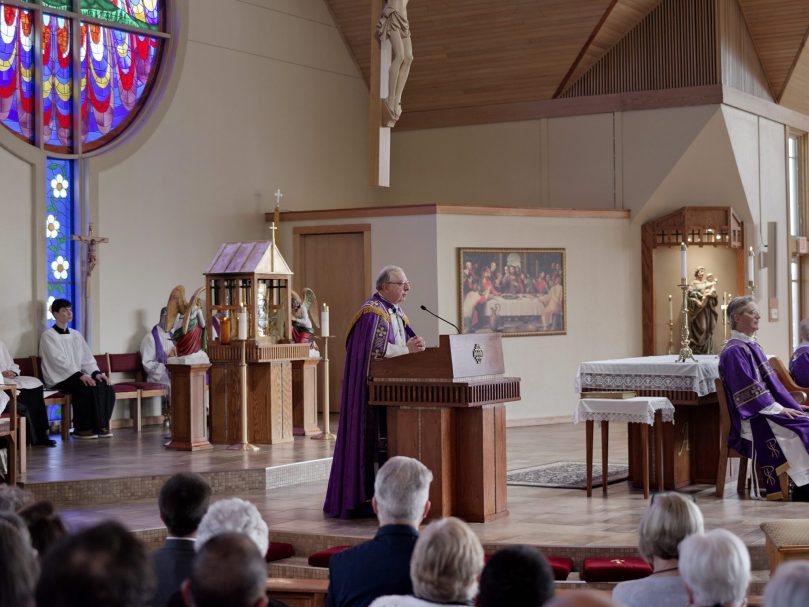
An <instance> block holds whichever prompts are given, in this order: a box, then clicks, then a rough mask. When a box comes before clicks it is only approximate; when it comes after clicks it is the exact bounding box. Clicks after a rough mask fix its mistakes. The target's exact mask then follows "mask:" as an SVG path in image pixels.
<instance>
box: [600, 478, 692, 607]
mask: <svg viewBox="0 0 809 607" xmlns="http://www.w3.org/2000/svg"><path fill="white" fill-rule="evenodd" d="M702 531H703V521H702V513H701V512H700V510H699V508H697V505H696V504H695V503H694V502H693V501H692V500H691V498H690V497H688V496H683V495H681V494H679V493H659V494H657V495H655V496H654V498H653V500H652V503H651V504H650V505H649V507H648V508H647V509H646V512H645V513H644V514H643V518H641V521H640V525H639V526H638V552H640V555H641V556H642V557H643V558H644V559H645V560H646V561H648V562H649V564H650V565H652V570H653V571H652V574H651V575H650V576H649V577H646V578H643V579H640V580H632V581H629V582H621V583H620V584H618V585H617V586H615V588H614V589H613V591H612V597H613V599H614V600H615V601H616V602H618V603H621V604H623V605H626V607H645V606H646V605H657V606H659V607H684V606H685V605H687V604H688V595H687V594H686V589H685V585H684V584H683V582H682V579H681V578H680V574H679V570H678V559H679V557H680V553H679V545H680V542H682V541H683V540H684V539H685V538H686V537H688V536H690V535H693V534H695V533H702Z"/></svg>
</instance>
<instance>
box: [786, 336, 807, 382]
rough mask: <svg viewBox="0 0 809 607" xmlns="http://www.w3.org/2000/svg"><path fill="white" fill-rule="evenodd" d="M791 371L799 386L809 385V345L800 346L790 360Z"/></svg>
mask: <svg viewBox="0 0 809 607" xmlns="http://www.w3.org/2000/svg"><path fill="white" fill-rule="evenodd" d="M789 373H790V375H792V379H794V380H795V383H796V384H798V385H799V386H809V346H798V347H797V348H796V349H795V352H794V353H793V354H792V358H791V359H790V361H789Z"/></svg>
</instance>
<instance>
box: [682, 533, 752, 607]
mask: <svg viewBox="0 0 809 607" xmlns="http://www.w3.org/2000/svg"><path fill="white" fill-rule="evenodd" d="M679 568H680V577H682V579H683V583H685V585H686V587H687V588H688V590H689V591H690V592H691V595H692V596H693V599H694V604H695V605H716V604H719V605H725V604H730V605H740V604H741V603H742V601H743V600H744V597H745V595H746V594H747V586H748V584H749V582H750V554H749V553H748V552H747V548H746V547H745V545H744V543H743V542H742V541H741V540H740V539H739V538H738V537H736V536H735V535H733V534H732V533H731V532H730V531H727V530H726V529H713V530H711V531H708V532H706V533H704V534H694V535H689V536H688V537H687V538H685V539H684V540H683V542H682V544H680V566H679Z"/></svg>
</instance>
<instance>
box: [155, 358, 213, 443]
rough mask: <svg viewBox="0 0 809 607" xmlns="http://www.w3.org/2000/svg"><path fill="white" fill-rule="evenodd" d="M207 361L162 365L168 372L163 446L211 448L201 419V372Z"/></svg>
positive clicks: (203, 391)
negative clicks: (168, 423)
mask: <svg viewBox="0 0 809 607" xmlns="http://www.w3.org/2000/svg"><path fill="white" fill-rule="evenodd" d="M210 366H211V365H209V364H196V365H171V364H169V365H166V367H167V368H168V370H169V375H170V376H171V405H172V410H171V440H170V441H169V442H168V443H166V449H174V450H177V451H200V450H202V449H211V448H212V445H211V443H210V441H209V440H208V432H207V424H206V419H205V376H206V373H207V371H208V369H209V368H210Z"/></svg>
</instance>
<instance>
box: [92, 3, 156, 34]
mask: <svg viewBox="0 0 809 607" xmlns="http://www.w3.org/2000/svg"><path fill="white" fill-rule="evenodd" d="M81 12H82V14H83V15H87V16H89V17H95V18H96V19H103V20H104V21H112V22H115V23H120V24H122V25H129V26H133V27H142V28H148V29H157V27H158V25H160V20H161V13H162V11H161V10H160V2H158V1H157V0H81Z"/></svg>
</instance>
